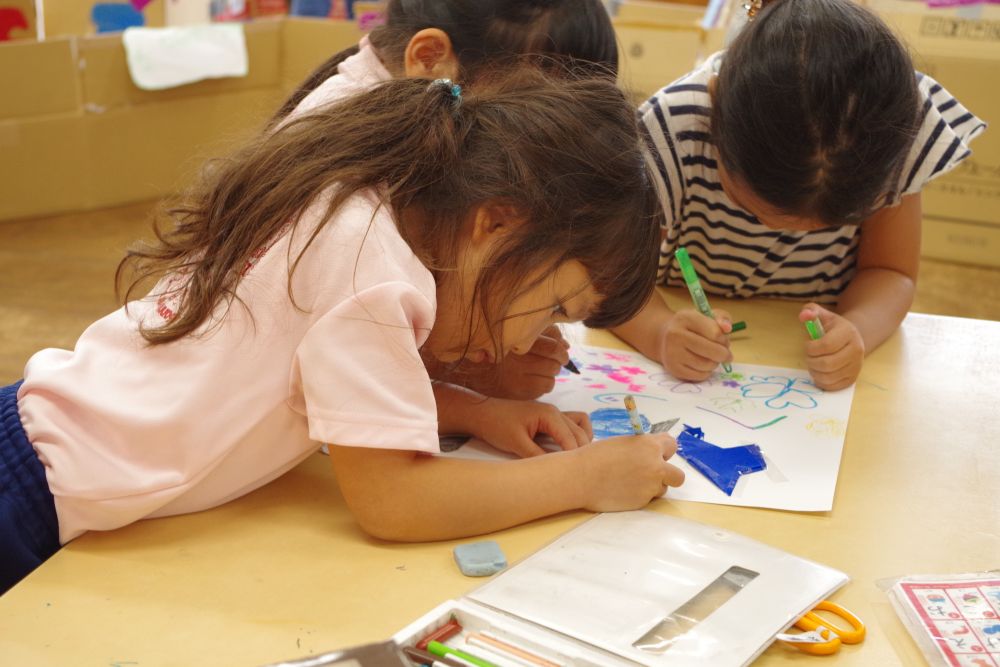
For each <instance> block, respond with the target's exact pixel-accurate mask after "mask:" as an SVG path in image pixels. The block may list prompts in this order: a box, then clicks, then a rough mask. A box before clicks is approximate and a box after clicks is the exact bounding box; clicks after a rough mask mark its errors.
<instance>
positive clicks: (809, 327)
mask: <svg viewBox="0 0 1000 667" xmlns="http://www.w3.org/2000/svg"><path fill="white" fill-rule="evenodd" d="M806 331H808V332H809V337H810V338H812V339H813V340H819V339H820V338H822V337H823V334H825V333H826V332H825V331H823V323H822V322H820V321H819V318H818V317H814V318H813V319H811V320H806Z"/></svg>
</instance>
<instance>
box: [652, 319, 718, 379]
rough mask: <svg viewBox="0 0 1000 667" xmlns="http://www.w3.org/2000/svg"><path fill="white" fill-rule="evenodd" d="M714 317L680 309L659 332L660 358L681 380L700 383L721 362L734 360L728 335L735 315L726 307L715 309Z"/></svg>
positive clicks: (671, 372) (672, 373)
mask: <svg viewBox="0 0 1000 667" xmlns="http://www.w3.org/2000/svg"><path fill="white" fill-rule="evenodd" d="M713 312H714V314H715V319H714V320H713V319H711V318H709V317H706V316H705V315H702V314H701V313H699V312H698V311H696V310H692V309H686V310H679V311H677V312H676V313H675V314H674V316H673V317H671V318H670V319H669V320H667V323H666V324H665V325H664V326H663V329H662V330H661V333H660V361H661V362H662V363H663V366H664V367H665V368H666V369H667V370H668V371H670V374H671V375H673V376H674V377H675V378H677V379H678V380H684V381H686V382H701V381H702V380H707V379H708V378H709V376H711V375H712V371H714V370H715V368H716V366H718V365H719V364H721V363H723V362H726V361H732V359H733V353H732V352H730V350H729V338H728V337H727V336H726V334H728V333H729V332H730V331H732V329H733V323H732V317H731V316H730V315H729V313H728V312H727V311H725V310H716V311H713Z"/></svg>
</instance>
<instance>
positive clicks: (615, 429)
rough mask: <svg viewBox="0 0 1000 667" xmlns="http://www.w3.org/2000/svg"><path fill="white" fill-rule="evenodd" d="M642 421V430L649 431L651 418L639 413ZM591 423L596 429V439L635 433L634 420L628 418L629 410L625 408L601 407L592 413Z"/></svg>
mask: <svg viewBox="0 0 1000 667" xmlns="http://www.w3.org/2000/svg"><path fill="white" fill-rule="evenodd" d="M639 421H640V422H642V430H643V431H646V432H648V431H649V420H648V419H646V415H642V414H640V415H639ZM590 425H591V427H593V429H594V439H595V440H603V439H604V438H613V437H615V436H616V435H635V432H634V431H633V430H632V422H631V421H629V418H628V410H626V409H625V408H600V409H599V410H594V411H593V412H591V413H590Z"/></svg>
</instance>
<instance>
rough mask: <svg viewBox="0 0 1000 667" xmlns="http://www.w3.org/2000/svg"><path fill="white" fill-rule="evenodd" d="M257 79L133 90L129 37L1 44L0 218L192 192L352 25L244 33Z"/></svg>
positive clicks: (271, 24) (353, 30) (292, 24)
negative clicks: (207, 164)
mask: <svg viewBox="0 0 1000 667" xmlns="http://www.w3.org/2000/svg"><path fill="white" fill-rule="evenodd" d="M245 32H246V38H247V49H248V52H249V60H250V74H249V76H247V77H243V78H229V79H212V80H208V81H201V82H198V83H194V84H191V85H187V86H181V87H178V88H172V89H168V90H163V91H144V90H140V89H138V88H137V87H136V86H135V85H134V84H133V83H132V81H131V79H130V77H129V75H128V70H127V67H126V64H125V52H124V49H123V47H122V45H121V38H120V35H97V36H90V37H80V36H76V37H64V38H60V39H53V40H49V41H44V42H33V41H25V42H11V43H5V44H0V80H3V81H5V82H9V83H8V87H7V90H6V93H7V94H5V95H3V96H0V150H3V153H4V159H3V160H0V184H2V185H0V192H2V193H3V196H2V197H0V220H5V219H11V218H22V217H33V216H39V215H50V214H54V213H59V212H65V211H73V210H86V209H95V208H103V207H107V206H114V205H119V204H124V203H128V202H134V201H144V200H148V199H154V198H157V197H162V196H164V195H166V194H169V193H170V192H174V191H177V190H179V189H180V188H182V187H183V186H184V185H185V184H186V182H188V181H189V179H190V178H191V177H192V176H193V175H194V174H195V173H196V171H197V170H198V169H199V168H200V167H201V165H202V163H203V162H204V160H205V159H206V158H208V157H211V156H214V155H220V154H224V153H225V152H226V151H227V150H228V149H229V148H230V147H231V146H233V145H234V144H235V143H238V142H240V141H242V140H244V139H245V138H246V137H247V136H249V135H250V134H251V133H253V132H256V131H258V130H259V129H260V127H261V125H262V124H263V122H264V121H265V120H267V119H268V118H269V117H270V115H271V114H272V113H274V111H275V110H276V109H277V107H278V105H279V104H280V103H281V102H282V101H283V100H284V98H285V96H286V95H287V94H288V93H289V92H290V90H291V89H292V88H293V87H294V86H295V85H298V84H299V83H300V82H301V80H302V79H303V78H305V76H306V75H307V74H308V73H309V72H311V71H312V70H313V69H314V68H315V67H316V66H317V65H319V64H320V63H321V62H322V61H324V60H326V59H327V58H328V57H329V56H330V55H331V54H333V53H336V52H337V51H340V50H342V49H344V48H346V47H348V46H350V45H352V44H355V43H357V41H358V39H359V38H360V36H361V32H360V31H359V29H358V27H357V26H356V25H354V24H353V23H346V22H335V21H308V20H303V19H294V18H288V19H278V20H265V21H257V22H253V23H250V24H247V25H246V26H245Z"/></svg>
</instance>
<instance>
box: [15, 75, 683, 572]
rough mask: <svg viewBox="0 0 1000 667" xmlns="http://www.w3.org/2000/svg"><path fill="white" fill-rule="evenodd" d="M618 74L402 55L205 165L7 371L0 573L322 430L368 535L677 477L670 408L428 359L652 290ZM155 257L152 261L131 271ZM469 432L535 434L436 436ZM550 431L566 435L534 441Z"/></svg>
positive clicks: (222, 483) (266, 471)
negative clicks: (492, 377)
mask: <svg viewBox="0 0 1000 667" xmlns="http://www.w3.org/2000/svg"><path fill="white" fill-rule="evenodd" d="M643 145H644V144H643V141H642V139H641V138H640V133H639V129H638V126H637V120H636V116H635V113H634V109H633V108H632V107H631V105H630V104H629V103H628V101H627V100H626V99H625V97H624V96H623V95H622V93H621V92H620V91H619V90H618V89H617V88H616V87H615V85H614V83H613V82H612V81H611V80H610V79H606V78H605V79H601V78H590V79H577V78H574V77H571V76H566V75H565V74H563V75H560V76H552V75H549V74H545V73H543V72H541V71H539V70H537V69H535V68H531V67H518V68H510V67H507V68H504V69H503V70H502V71H497V72H496V73H494V74H492V75H489V76H486V75H482V76H480V77H479V79H478V80H477V82H476V85H475V88H474V90H469V91H463V90H462V89H461V88H460V87H459V86H458V85H456V84H452V83H451V82H447V81H434V82H430V83H429V82H427V81H424V80H420V79H412V78H409V79H392V80H389V81H386V82H384V83H382V84H379V85H378V86H376V87H374V88H373V89H372V90H371V91H369V92H365V93H362V94H359V95H356V96H352V97H348V98H346V99H345V100H343V101H341V102H338V103H335V104H331V105H325V106H323V107H322V108H320V109H318V110H316V111H314V112H312V113H305V114H301V115H298V116H296V117H295V118H293V119H291V120H290V121H289V122H287V123H285V124H283V125H281V126H280V127H278V128H276V129H275V130H274V131H273V132H268V133H264V134H263V135H262V136H261V137H259V138H257V139H256V140H254V141H253V142H252V143H251V144H249V145H248V146H247V147H246V148H244V149H242V150H241V151H239V152H237V153H236V154H235V155H233V156H231V157H229V158H227V159H226V160H223V161H220V162H219V163H218V164H217V165H215V166H214V168H213V169H209V170H206V171H205V173H204V175H203V177H202V179H203V180H202V182H201V183H200V184H199V185H198V186H197V187H196V188H194V189H193V190H192V191H191V192H190V193H188V195H186V196H185V198H184V199H183V200H182V201H181V203H179V204H178V205H177V206H176V207H175V208H174V209H173V210H172V211H171V216H170V217H171V220H170V224H169V225H164V226H163V227H162V228H161V229H160V230H159V233H158V240H157V242H156V243H154V244H152V245H148V246H144V247H140V248H138V249H136V250H133V251H131V252H130V254H129V256H128V257H127V258H126V259H125V260H124V261H123V265H122V266H121V267H120V269H119V276H118V277H119V279H120V280H124V284H128V285H130V287H128V290H127V296H131V295H132V294H134V293H135V292H136V291H137V290H138V285H139V284H140V283H142V282H143V281H144V280H145V279H146V278H150V277H158V278H159V282H157V283H156V285H155V287H154V288H153V289H152V291H150V292H149V293H148V294H147V295H146V296H144V297H139V298H136V299H134V300H131V301H128V302H127V305H126V306H125V307H123V308H122V309H120V310H118V311H116V312H114V313H111V314H110V315H108V316H106V317H104V318H102V319H101V320H98V321H97V322H95V323H94V324H93V325H91V326H90V327H89V328H88V329H87V330H86V331H85V332H84V333H83V335H82V336H81V337H80V339H79V341H78V342H77V344H76V346H75V349H74V350H72V351H68V350H55V349H48V350H43V351H41V352H39V353H37V354H36V355H34V356H33V357H32V358H31V359H30V361H29V362H28V364H27V366H26V368H25V378H24V380H23V383H18V384H15V385H12V386H10V387H7V388H5V389H3V390H0V424H2V430H0V587H2V588H0V589H6V588H8V587H9V586H11V585H13V584H14V583H15V582H16V581H17V580H18V579H20V578H21V577H22V576H24V574H26V573H27V572H29V571H30V570H31V569H32V568H33V567H35V566H37V564H38V563H40V562H41V561H43V560H44V559H45V558H47V557H48V556H49V555H51V554H52V553H54V551H55V550H57V549H58V548H59V545H60V544H65V543H66V542H68V541H69V540H72V539H73V538H74V537H76V536H78V535H80V534H81V533H83V532H86V531H89V530H111V529H114V528H117V527H120V526H124V525H127V524H129V523H132V522H134V521H137V520H139V519H143V518H148V517H159V516H169V515H174V514H180V513H186V512H195V511H199V510H204V509H208V508H211V507H215V506H217V505H220V504H222V503H225V502H227V501H229V500H232V499H234V498H237V497H239V496H241V495H243V494H245V493H248V492H250V491H252V490H254V489H256V488H258V487H260V486H261V485H263V484H265V483H267V482H268V481H270V480H272V479H275V478H276V477H278V476H280V475H281V474H283V473H284V472H286V471H287V470H289V469H291V468H292V467H294V466H295V465H297V464H298V463H299V462H301V461H302V460H303V459H305V458H306V457H307V456H309V455H310V454H312V453H314V452H315V451H316V450H317V449H318V448H319V446H320V444H321V443H328V444H329V445H330V447H329V449H330V459H331V463H332V465H333V471H334V473H335V476H336V478H337V481H338V482H339V485H340V488H341V490H342V492H343V495H344V499H345V501H346V503H347V505H348V506H349V507H350V509H351V510H352V512H353V513H354V515H355V517H356V518H357V520H358V522H359V523H360V525H361V526H362V528H364V529H365V530H366V531H367V532H369V533H370V534H372V535H374V536H377V537H380V538H384V539H390V540H404V541H421V540H438V539H449V538H456V537H461V536H468V535H475V534H480V533H486V532H490V531H494V530H499V529H502V528H505V527H508V526H512V525H515V524H518V523H522V522H525V521H530V520H533V519H535V518H538V517H543V516H547V515H550V514H553V513H557V512H562V511H566V510H572V509H578V508H583V509H587V510H592V511H615V510H625V509H634V508H638V507H641V506H643V505H645V504H646V503H648V502H649V500H651V499H652V498H654V497H657V496H659V495H660V494H662V493H663V491H664V490H665V488H666V487H667V486H668V485H674V486H676V485H677V484H680V483H681V481H682V480H683V473H682V472H681V471H680V470H679V469H678V468H676V467H674V466H672V465H671V464H669V463H668V462H667V459H669V458H670V456H672V454H673V453H674V449H675V444H674V442H673V441H672V440H671V439H670V438H669V437H667V436H663V435H643V436H631V437H620V438H611V439H608V440H603V441H599V442H591V441H590V440H591V431H590V427H589V423H588V421H587V419H586V416H584V415H582V414H573V413H567V414H564V413H561V412H559V411H558V410H556V409H555V408H554V407H552V406H549V405H545V404H542V403H537V402H534V401H523V400H511V399H501V398H487V397H486V396H483V395H482V394H479V393H476V392H474V391H472V390H470V389H466V388H462V387H459V386H457V385H454V384H447V383H441V382H434V381H432V380H431V378H430V377H429V375H428V372H427V367H426V363H427V362H432V363H433V364H440V365H444V366H453V365H457V364H459V363H460V362H462V361H463V360H471V361H474V362H477V363H481V364H497V363H498V362H499V363H500V364H501V365H502V364H503V363H505V360H506V359H507V358H508V355H509V354H512V353H513V354H524V353H526V352H528V350H529V349H530V348H531V346H532V345H533V344H534V342H535V341H536V340H537V338H538V337H539V335H540V334H541V332H542V331H544V330H545V329H547V328H548V327H550V326H553V325H555V324H558V323H561V322H569V321H579V320H582V321H584V322H585V323H587V324H588V325H590V326H595V327H610V326H615V325H617V324H620V323H622V322H625V321H626V320H628V319H629V318H630V317H632V316H633V315H634V314H635V313H637V312H638V311H639V310H640V309H641V308H642V307H643V305H644V304H645V303H646V301H647V300H648V298H649V297H650V295H651V292H652V285H653V279H654V277H655V273H656V262H657V253H656V249H655V243H654V241H655V239H656V238H657V237H658V234H659V221H660V215H661V214H660V210H659V208H658V205H657V202H656V197H655V193H654V192H653V190H652V189H651V187H650V172H649V170H648V169H647V162H646V156H645V154H644V151H643ZM145 284H148V283H145ZM439 433H468V434H471V435H475V436H477V437H479V438H482V439H484V440H486V441H487V442H490V443H492V444H493V445H495V446H496V447H498V448H500V449H502V450H506V451H509V452H512V453H515V454H518V455H520V456H522V457H524V458H521V459H517V460H511V461H475V460H459V459H449V458H440V457H434V456H429V454H434V453H436V452H438V448H439V446H438V435H439ZM542 433H544V434H548V435H550V436H551V437H552V438H553V439H554V440H555V442H556V443H558V445H559V446H560V447H561V450H562V451H558V452H556V453H550V454H545V455H541V456H539V455H536V454H541V453H542V452H541V450H539V448H538V446H537V445H536V444H535V442H534V438H535V436H537V435H539V434H542Z"/></svg>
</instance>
